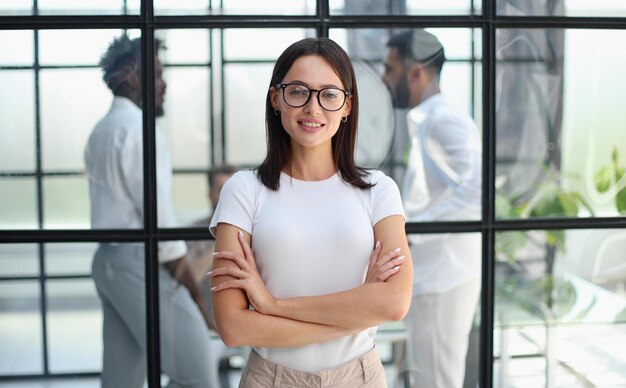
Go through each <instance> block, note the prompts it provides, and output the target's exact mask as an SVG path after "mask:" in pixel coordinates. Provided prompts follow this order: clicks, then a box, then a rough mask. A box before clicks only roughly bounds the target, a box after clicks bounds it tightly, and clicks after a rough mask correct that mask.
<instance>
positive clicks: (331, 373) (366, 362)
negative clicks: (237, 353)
mask: <svg viewBox="0 0 626 388" xmlns="http://www.w3.org/2000/svg"><path fill="white" fill-rule="evenodd" d="M278 387H280V388H313V387H315V388H322V387H324V388H326V387H329V388H330V387H332V388H387V380H386V378H385V370H384V368H383V364H382V363H381V362H380V356H379V355H378V351H377V350H376V348H374V349H372V350H370V351H369V352H367V353H365V354H364V355H363V356H361V357H359V358H357V359H355V360H353V361H350V362H348V363H346V364H343V365H341V366H338V367H336V368H332V369H326V370H323V371H321V372H317V373H309V372H302V371H299V370H294V369H290V368H287V367H284V366H282V365H278V364H275V363H273V362H270V361H267V360H266V359H264V358H263V357H261V356H259V355H258V354H257V353H255V352H254V351H253V352H251V353H250V357H249V358H248V363H247V364H246V367H245V368H244V370H243V373H242V375H241V382H240V383H239V388H278Z"/></svg>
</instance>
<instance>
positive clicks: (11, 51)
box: [0, 10, 34, 66]
mask: <svg viewBox="0 0 626 388" xmlns="http://www.w3.org/2000/svg"><path fill="white" fill-rule="evenodd" d="M1 13H2V11H1V10H0V14H1ZM33 43H34V38H33V32H32V31H0V66H10V65H14V66H19V65H22V66H32V64H33V52H34V50H33Z"/></svg>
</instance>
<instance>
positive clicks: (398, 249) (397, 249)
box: [393, 248, 402, 252]
mask: <svg viewBox="0 0 626 388" xmlns="http://www.w3.org/2000/svg"><path fill="white" fill-rule="evenodd" d="M400 250H402V248H396V249H394V250H393V251H394V252H400Z"/></svg>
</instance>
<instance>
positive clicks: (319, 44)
mask: <svg viewBox="0 0 626 388" xmlns="http://www.w3.org/2000/svg"><path fill="white" fill-rule="evenodd" d="M305 55H319V56H320V57H322V58H324V59H325V60H326V61H327V62H328V64H329V65H330V66H331V67H332V68H333V70H334V71H335V73H336V74H337V76H338V77H339V79H340V80H341V82H342V83H343V85H344V88H346V90H347V91H348V92H350V94H351V96H352V110H351V113H350V115H348V117H347V121H346V122H345V123H344V122H342V123H341V124H340V125H339V130H338V131H337V133H336V134H335V136H333V138H332V149H333V161H334V162H335V165H336V166H337V168H338V169H339V173H340V176H341V178H342V179H343V180H344V181H346V182H348V183H350V184H351V185H353V186H356V187H360V188H369V187H371V186H372V185H371V184H370V183H367V182H365V181H364V180H363V177H364V176H365V175H366V174H367V173H366V171H365V170H364V169H362V168H360V167H358V166H356V164H355V162H354V150H355V147H356V131H357V124H358V117H359V94H358V92H357V87H356V77H355V74H354V68H353V67H352V63H351V62H350V58H349V57H348V54H346V52H345V51H344V50H343V49H342V48H341V47H340V46H339V45H338V44H337V43H335V42H333V41H332V40H330V39H327V38H319V39H314V38H307V39H302V40H300V41H298V42H295V43H293V44H292V45H291V46H289V47H287V49H285V51H284V52H283V53H282V54H281V55H280V57H279V58H278V60H277V61H276V64H275V65H274V71H273V72H272V79H271V80H270V85H269V86H270V88H271V87H272V86H276V84H279V83H281V82H282V81H283V79H284V78H285V76H286V75H287V72H288V71H289V69H290V68H291V66H292V65H293V63H294V62H295V61H296V60H297V59H298V58H300V57H302V56H305ZM265 124H266V131H267V155H266V156H265V160H264V161H263V163H261V165H260V166H259V167H258V176H259V179H260V180H261V182H262V183H263V184H264V185H265V186H267V187H268V188H270V189H272V190H278V187H279V185H280V173H281V170H282V169H283V168H284V167H285V166H286V165H287V164H288V163H289V162H290V161H291V143H290V138H289V134H288V133H287V132H286V131H285V129H284V128H283V125H282V122H281V119H280V116H279V115H276V114H275V113H274V107H273V106H272V102H271V97H270V92H269V88H268V92H267V99H266V102H265Z"/></svg>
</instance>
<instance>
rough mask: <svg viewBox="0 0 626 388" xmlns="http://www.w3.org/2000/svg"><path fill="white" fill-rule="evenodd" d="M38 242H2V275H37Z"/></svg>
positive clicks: (0, 273) (0, 262)
mask: <svg viewBox="0 0 626 388" xmlns="http://www.w3.org/2000/svg"><path fill="white" fill-rule="evenodd" d="M38 251H39V250H38V249H37V245H36V244H0V276H2V277H4V276H7V277H11V276H37V275H38V273H39V260H38V259H37V257H38Z"/></svg>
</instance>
